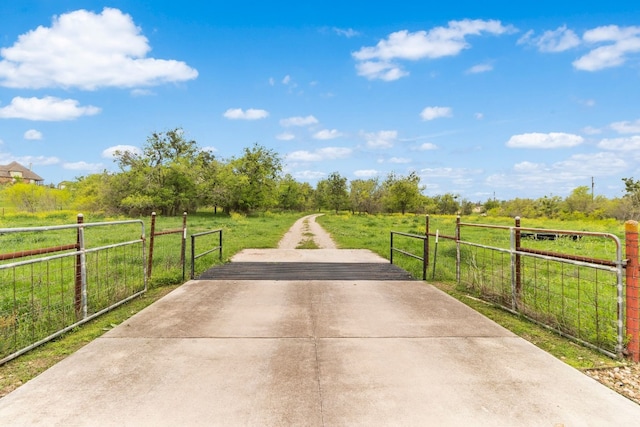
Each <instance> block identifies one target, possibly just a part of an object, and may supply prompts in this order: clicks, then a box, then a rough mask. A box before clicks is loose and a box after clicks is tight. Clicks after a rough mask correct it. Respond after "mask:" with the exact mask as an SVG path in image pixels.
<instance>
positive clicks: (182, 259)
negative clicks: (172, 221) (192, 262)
mask: <svg viewBox="0 0 640 427" xmlns="http://www.w3.org/2000/svg"><path fill="white" fill-rule="evenodd" d="M186 250H187V213H186V212H184V213H183V214H182V247H181V249H180V262H181V263H182V280H183V281H184V277H185V276H184V274H185V268H186V264H187V260H186V258H187V257H186V256H185V254H186Z"/></svg>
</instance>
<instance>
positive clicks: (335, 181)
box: [316, 172, 349, 213]
mask: <svg viewBox="0 0 640 427" xmlns="http://www.w3.org/2000/svg"><path fill="white" fill-rule="evenodd" d="M316 191H323V192H324V201H325V202H326V205H327V207H329V208H331V209H333V210H335V212H336V213H338V212H339V211H340V209H342V208H343V207H345V206H347V204H348V203H349V194H348V193H347V178H344V177H343V176H341V175H340V173H338V172H332V173H331V174H329V176H328V177H327V179H324V180H321V181H320V182H318V189H317V190H316Z"/></svg>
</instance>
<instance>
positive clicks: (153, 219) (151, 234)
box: [147, 212, 156, 279]
mask: <svg viewBox="0 0 640 427" xmlns="http://www.w3.org/2000/svg"><path fill="white" fill-rule="evenodd" d="M155 233H156V213H155V212H151V230H150V232H149V263H148V266H147V278H148V279H151V270H152V268H153V243H154V240H155Z"/></svg>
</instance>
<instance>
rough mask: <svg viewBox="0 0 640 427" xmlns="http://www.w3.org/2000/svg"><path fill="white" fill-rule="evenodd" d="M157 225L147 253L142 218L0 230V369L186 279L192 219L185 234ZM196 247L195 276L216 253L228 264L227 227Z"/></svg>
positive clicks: (210, 233) (201, 239) (193, 241)
mask: <svg viewBox="0 0 640 427" xmlns="http://www.w3.org/2000/svg"><path fill="white" fill-rule="evenodd" d="M156 225H157V224H156V215H155V213H154V214H153V215H152V217H151V233H150V237H149V239H148V240H149V242H148V244H149V246H148V249H147V247H146V244H147V239H146V238H145V226H144V223H143V221H142V220H128V221H111V222H100V223H84V217H83V216H82V215H78V220H77V223H76V224H70V225H57V226H45V227H24V228H4V229H0V364H3V363H5V362H7V361H9V360H11V359H14V358H15V357H18V356H19V355H21V354H24V353H25V352H27V351H29V350H31V349H32V348H35V347H37V346H38V345H40V344H43V343H45V342H47V341H49V340H51V339H54V338H56V337H58V336H60V335H62V334H63V333H65V332H67V331H69V330H71V329H73V328H75V327H77V326H79V325H81V324H83V323H85V322H87V321H89V320H91V319H93V318H95V317H97V316H99V315H101V314H103V313H105V312H106V311H108V310H111V309H113V308H115V307H117V306H119V305H121V304H123V303H125V302H127V301H129V300H130V299H132V298H135V297H137V296H139V295H141V294H142V293H144V292H145V291H146V290H147V288H148V287H152V286H158V285H163V284H169V283H171V284H173V283H179V282H180V281H181V280H184V277H185V270H186V268H187V263H188V261H189V260H188V259H187V257H186V255H185V252H186V236H187V215H186V214H184V215H183V218H182V227H181V228H179V229H170V230H156ZM132 236H135V238H134V239H132ZM160 236H162V237H160ZM196 239H197V240H198V247H199V248H203V250H204V252H203V253H201V254H198V255H196V254H195V245H196ZM191 245H192V250H191V253H192V256H191V259H190V270H191V276H192V277H194V276H195V275H196V274H200V273H202V272H203V271H204V270H206V269H207V268H210V267H211V265H212V264H214V262H215V261H214V259H213V255H212V254H213V253H214V252H216V251H217V252H218V261H221V260H222V230H213V231H207V232H201V233H196V234H194V235H192V236H191ZM147 255H148V256H147ZM151 278H153V281H152V280H150V279H151Z"/></svg>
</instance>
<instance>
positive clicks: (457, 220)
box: [456, 215, 462, 285]
mask: <svg viewBox="0 0 640 427" xmlns="http://www.w3.org/2000/svg"><path fill="white" fill-rule="evenodd" d="M461 263H462V257H461V256H460V215H458V216H457V217H456V283H457V284H458V285H459V284H460V264H461Z"/></svg>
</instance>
